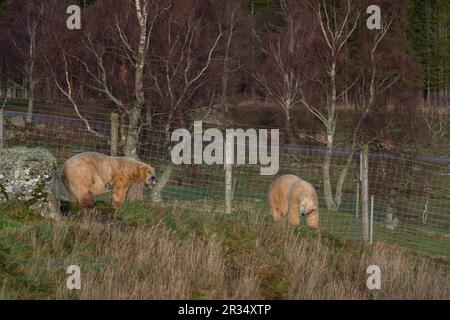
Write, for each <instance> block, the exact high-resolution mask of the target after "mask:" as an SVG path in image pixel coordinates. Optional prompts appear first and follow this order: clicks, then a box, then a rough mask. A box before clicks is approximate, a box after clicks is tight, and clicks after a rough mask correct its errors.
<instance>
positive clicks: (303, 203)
mask: <svg viewBox="0 0 450 320" xmlns="http://www.w3.org/2000/svg"><path fill="white" fill-rule="evenodd" d="M318 210H319V208H317V205H316V201H314V199H312V198H311V197H303V198H301V199H300V207H299V211H300V214H301V215H302V216H306V215H308V214H310V213H312V212H314V211H318Z"/></svg>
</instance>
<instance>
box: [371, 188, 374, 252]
mask: <svg viewBox="0 0 450 320" xmlns="http://www.w3.org/2000/svg"><path fill="white" fill-rule="evenodd" d="M373 199H374V197H373V195H372V196H371V197H370V244H372V243H373Z"/></svg>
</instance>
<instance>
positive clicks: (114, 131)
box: [111, 112, 119, 157]
mask: <svg viewBox="0 0 450 320" xmlns="http://www.w3.org/2000/svg"><path fill="white" fill-rule="evenodd" d="M118 150H119V115H118V114H117V113H115V112H113V113H111V156H113V157H117V155H118V154H119V152H118Z"/></svg>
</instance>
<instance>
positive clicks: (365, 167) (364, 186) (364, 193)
mask: <svg viewBox="0 0 450 320" xmlns="http://www.w3.org/2000/svg"><path fill="white" fill-rule="evenodd" d="M361 202H362V208H361V214H362V228H363V230H362V231H363V240H364V241H365V242H368V241H369V146H368V145H366V144H365V145H363V146H362V150H361Z"/></svg>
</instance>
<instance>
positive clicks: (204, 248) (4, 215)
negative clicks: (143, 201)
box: [0, 202, 450, 299]
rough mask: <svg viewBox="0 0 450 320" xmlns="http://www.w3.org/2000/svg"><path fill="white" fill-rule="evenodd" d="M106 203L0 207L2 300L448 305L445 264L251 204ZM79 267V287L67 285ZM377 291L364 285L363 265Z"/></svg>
mask: <svg viewBox="0 0 450 320" xmlns="http://www.w3.org/2000/svg"><path fill="white" fill-rule="evenodd" d="M185 207H186V205H185V204H183V203H179V202H178V203H177V202H174V203H171V204H166V206H165V207H159V206H158V207H157V206H141V205H137V204H128V205H127V206H126V208H125V209H124V212H123V213H121V214H118V215H117V214H114V212H113V211H112V210H111V209H110V208H109V206H108V205H100V207H99V209H97V210H91V211H80V210H79V209H77V208H67V211H68V212H67V218H65V219H64V220H63V221H61V222H58V223H55V222H51V221H47V220H43V219H41V218H39V217H37V216H35V215H34V214H33V213H32V212H29V211H28V210H26V209H24V207H22V206H21V205H19V204H6V205H5V204H3V205H0V212H1V214H0V299H17V298H19V299H21V298H31V299H55V298H58V299H91V298H97V299H128V298H132V299H185V298H188V299H189V298H193V299H212V298H216V299H223V298H237V299H241V298H242V299H259V298H262V299H346V298H352V299H400V298H407V299H431V298H434V299H450V288H449V287H448V285H447V284H448V283H449V282H450V272H449V270H450V268H449V265H448V264H444V263H443V262H438V261H435V260H432V259H430V258H426V257H423V256H418V255H416V254H414V253H413V252H410V251H408V250H406V249H403V248H400V247H396V246H392V245H388V244H383V243H378V244H376V245H374V246H372V247H366V246H364V245H362V244H360V243H359V242H352V241H342V240H339V239H336V238H334V237H332V236H330V235H329V234H327V233H326V232H321V233H315V232H312V231H309V230H307V229H306V227H304V226H300V227H292V226H290V225H287V224H285V223H274V222H273V221H272V220H271V218H270V217H269V216H268V215H267V214H266V213H265V212H259V211H258V210H256V209H252V208H247V209H242V210H240V211H238V212H235V213H234V214H232V215H224V214H220V213H217V212H216V213H212V211H213V210H211V208H208V206H207V205H206V204H205V205H204V206H198V208H197V209H196V210H193V209H186V208H185ZM73 264H75V265H79V266H80V267H81V281H82V289H81V290H79V291H69V290H67V289H66V287H65V282H66V277H67V276H68V275H67V274H66V273H65V272H66V268H67V267H68V266H69V265H73ZM373 264H375V265H378V266H380V268H381V270H382V275H381V276H382V278H381V280H382V289H381V290H375V291H370V290H368V289H366V286H365V283H366V279H367V276H368V275H367V274H366V268H367V267H368V266H369V265H373Z"/></svg>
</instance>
